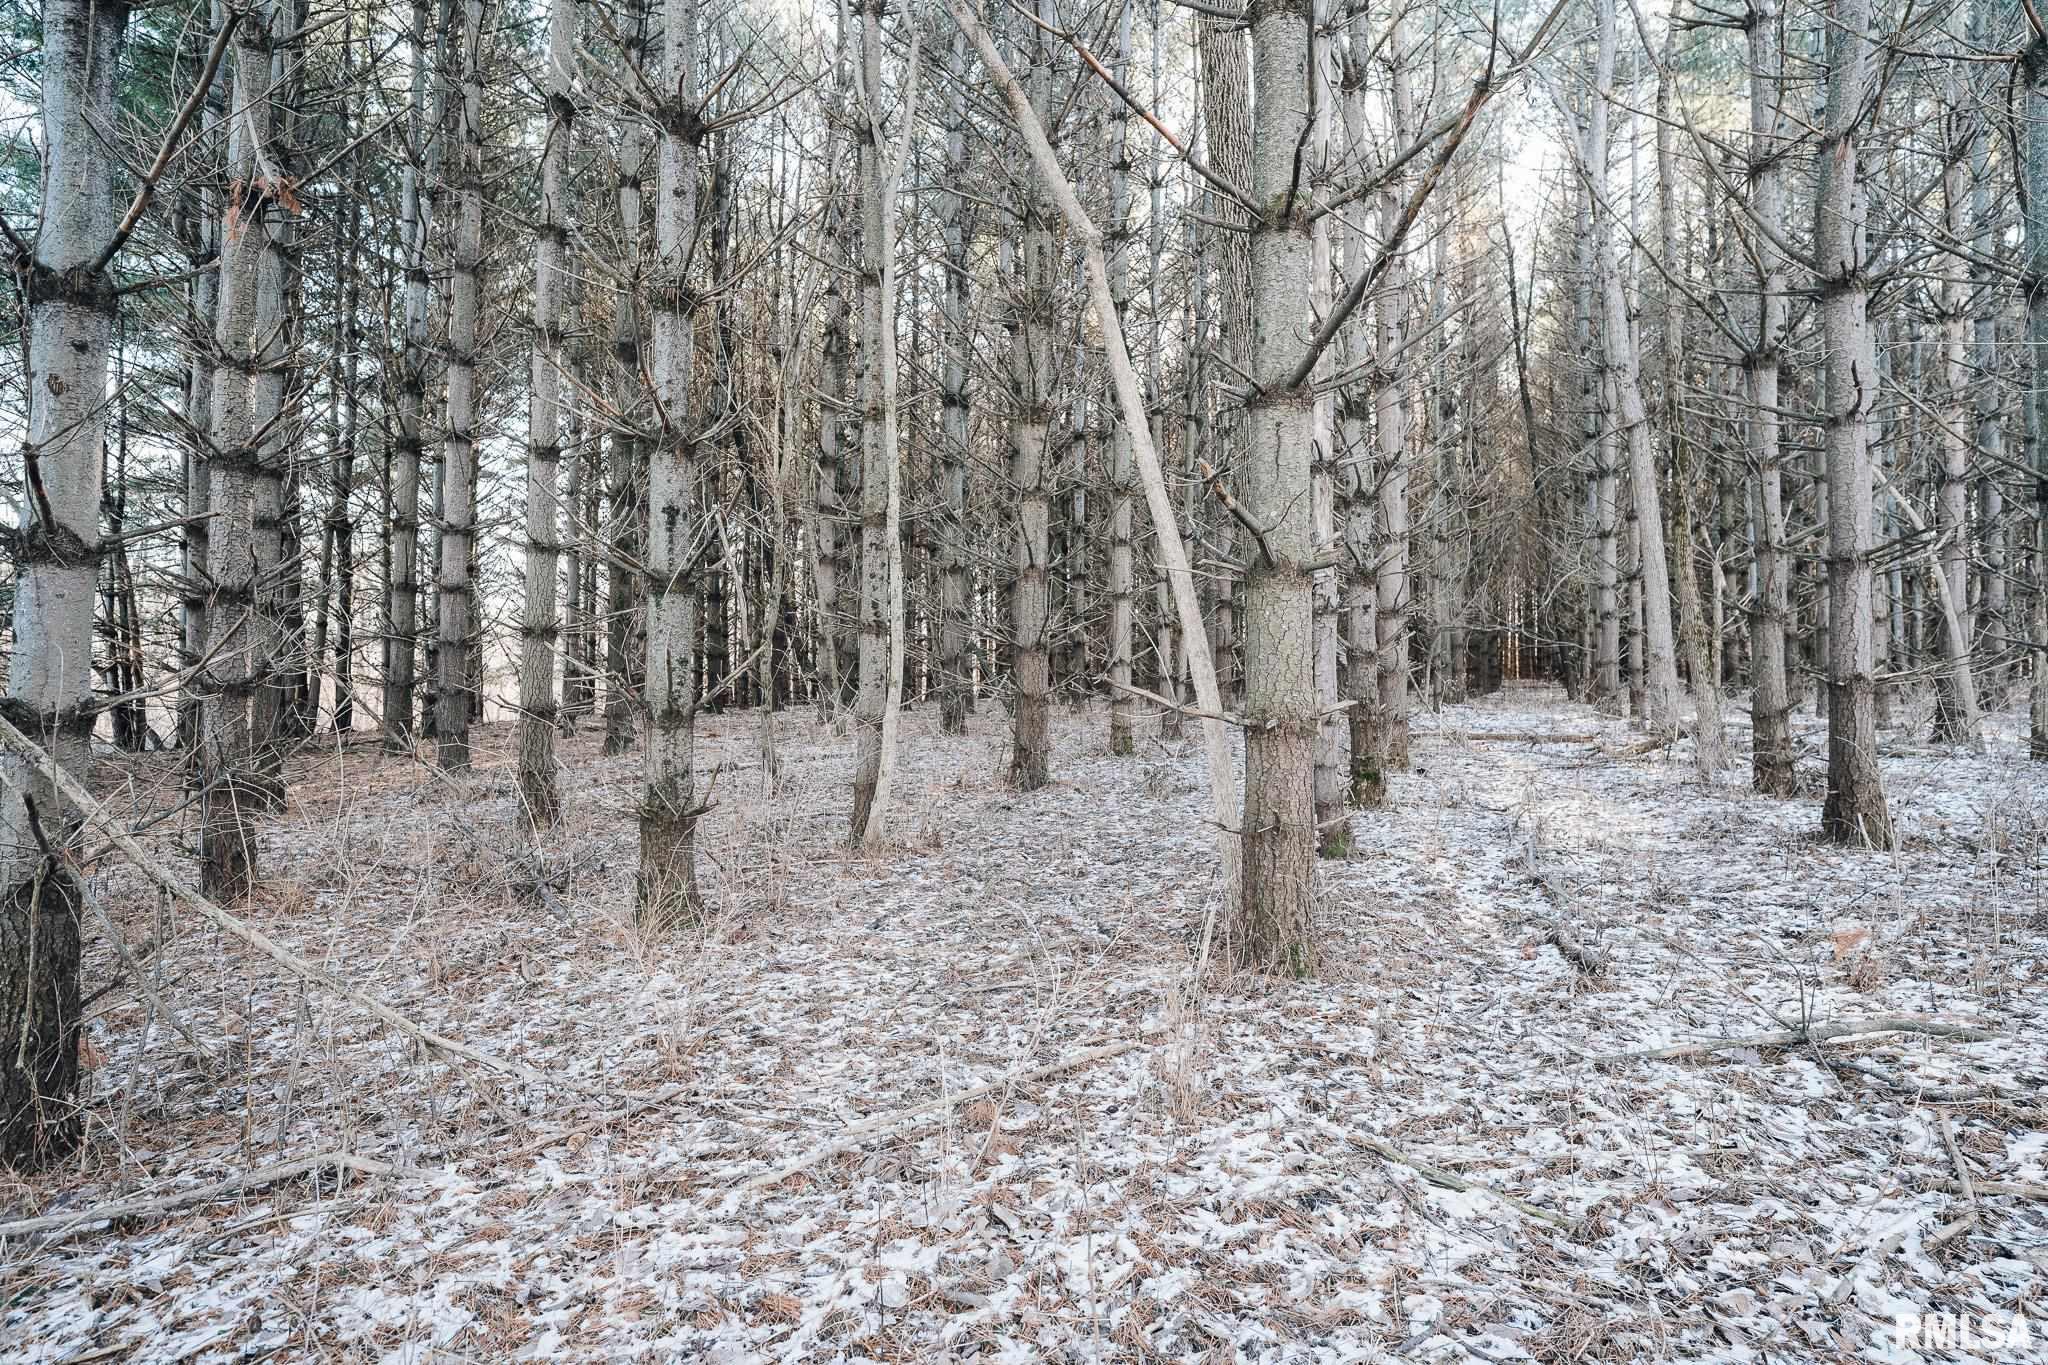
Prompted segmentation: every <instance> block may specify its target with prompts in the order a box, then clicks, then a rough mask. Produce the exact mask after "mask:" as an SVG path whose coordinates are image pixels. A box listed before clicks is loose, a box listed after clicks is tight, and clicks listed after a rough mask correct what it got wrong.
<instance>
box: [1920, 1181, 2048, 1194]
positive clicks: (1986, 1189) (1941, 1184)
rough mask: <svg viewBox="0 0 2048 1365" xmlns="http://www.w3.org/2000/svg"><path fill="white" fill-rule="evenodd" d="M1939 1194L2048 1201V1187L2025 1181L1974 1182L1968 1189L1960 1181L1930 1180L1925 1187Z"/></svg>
mask: <svg viewBox="0 0 2048 1365" xmlns="http://www.w3.org/2000/svg"><path fill="white" fill-rule="evenodd" d="M1922 1188H1924V1189H1929V1190H1933V1191H1935V1192H1936V1193H1939V1194H1965V1193H1968V1194H1972V1195H1980V1194H1994V1195H1995V1194H2005V1195H2011V1196H2012V1197H2013V1198H2014V1199H2048V1185H2035V1184H2032V1183H2030V1182H2028V1181H2024V1180H1973V1181H1971V1182H1970V1183H1969V1186H1968V1187H1967V1189H1966V1188H1965V1186H1964V1185H1963V1182H1962V1181H1960V1180H1947V1179H1941V1180H1929V1181H1927V1182H1926V1183H1925V1184H1924V1185H1923V1187H1922Z"/></svg>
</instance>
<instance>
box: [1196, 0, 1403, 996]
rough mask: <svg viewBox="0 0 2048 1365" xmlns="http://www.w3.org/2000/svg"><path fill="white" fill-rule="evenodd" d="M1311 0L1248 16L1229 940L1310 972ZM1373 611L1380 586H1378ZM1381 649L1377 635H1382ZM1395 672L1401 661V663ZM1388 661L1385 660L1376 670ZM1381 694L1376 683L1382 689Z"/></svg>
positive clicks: (1316, 720) (1263, 961)
mask: <svg viewBox="0 0 2048 1365" xmlns="http://www.w3.org/2000/svg"><path fill="white" fill-rule="evenodd" d="M1311 17H1312V6H1311V4H1310V0H1278V2H1277V3H1273V4H1270V5H1263V6H1261V7H1260V8H1259V9H1258V10H1257V11H1256V12H1255V16H1254V19H1253V22H1252V86H1253V90H1254V92H1255V93H1254V96H1253V103H1252V165H1251V171H1252V181H1251V187H1250V188H1251V199H1252V203H1253V205H1254V206H1256V209H1257V214H1256V216H1255V217H1254V218H1253V220H1252V230H1251V249H1252V302H1251V309H1252V341H1251V367H1250V368H1251V377H1252V391H1251V396H1250V398H1249V399H1248V400H1247V402H1246V403H1245V427H1246V432H1247V440H1248V446H1249V448H1248V451H1247V455H1246V459H1245V465H1244V479H1243V492H1242V494H1241V496H1240V501H1241V502H1242V503H1243V505H1244V514H1245V517H1246V518H1247V520H1248V521H1249V522H1250V524H1251V525H1252V526H1253V527H1254V528H1256V531H1255V534H1254V536H1253V540H1252V543H1251V544H1249V545H1247V546H1245V547H1244V549H1245V572H1244V587H1245V591H1244V632H1245V639H1244V645H1245V657H1246V658H1247V659H1249V660H1257V661H1258V666H1257V667H1255V668H1248V669H1247V670H1246V672H1245V706H1244V710H1245V760H1244V765H1245V786H1244V822H1243V829H1244V889H1243V893H1242V900H1241V903H1240V907H1239V923H1238V925H1237V934H1236V936H1235V944H1236V948H1237V951H1238V954H1239V956H1240V957H1241V958H1242V960H1243V961H1244V962H1245V963H1247V964H1248V965H1251V966H1255V967H1259V968H1262V969H1267V970H1278V971H1283V972H1286V973H1288V974H1291V975H1294V976H1307V975H1309V974H1311V973H1313V972H1314V971H1315V966H1316V948H1315V934H1314V928H1313V903H1314V895H1315V885H1314V876H1313V873H1314V867H1315V809H1314V805H1313V791H1314V773H1315V753H1314V748H1315V742H1316V733H1317V730H1318V728H1319V726H1320V723H1321V716H1320V714H1319V706H1318V700H1317V693H1316V676H1315V620H1314V618H1315V600H1314V590H1313V585H1312V582H1311V579H1310V576H1309V571H1308V568H1307V565H1308V563H1309V561H1310V560H1311V559H1312V558H1314V554H1315V550H1314V544H1313V542H1314V524H1313V514H1312V509H1311V506H1310V487H1309V485H1310V479H1311V462H1312V458H1313V457H1312V452H1311V449H1310V430H1309V427H1310V422H1311V418H1312V408H1313V406H1314V398H1313V396H1312V393H1311V391H1310V389H1309V387H1308V386H1307V385H1306V384H1305V383H1304V382H1302V381H1301V380H1298V379H1295V378H1294V377H1293V375H1294V372H1295V370H1296V369H1297V367H1298V362H1299V359H1300V356H1301V352H1302V348H1303V344H1304V341H1305V338H1304V336H1303V335H1302V333H1301V330H1300V329H1301V326H1302V324H1303V321H1304V320H1305V319H1307V318H1309V317H1310V312H1309V291H1310V285H1311V269H1312V266H1313V257H1314V243H1313V241H1312V237H1311V228H1310V221H1309V210H1310V206H1311V198H1310V187H1309V184H1308V182H1307V180H1306V179H1305V178H1304V176H1303V174H1302V172H1301V169H1300V167H1301V162H1300V159H1299V158H1298V157H1297V155H1296V147H1297V145H1298V144H1299V142H1300V140H1301V139H1302V137H1303V136H1304V130H1305V129H1306V128H1307V127H1308V125H1309V119H1310V117H1311V110H1310V105H1309V99H1310V96H1309V86H1310V82H1311V81H1312V80H1313V79H1314V78H1315V77H1314V73H1313V72H1312V71H1311V69H1310V61H1309V32H1310V19H1311ZM1381 602H1382V607H1383V610H1384V604H1385V602H1386V593H1385V592H1384V591H1383V592H1382V594H1381ZM1380 638H1381V641H1382V644H1381V649H1382V651H1383V658H1384V651H1385V649H1386V648H1387V643H1386V642H1387V640H1388V638H1389V637H1388V634H1387V631H1386V630H1385V629H1384V628H1382V630H1381V637H1380ZM1398 666H1399V667H1401V668H1403V669H1405V667H1406V663H1405V660H1404V661H1402V662H1401V663H1400V664H1399V665H1398ZM1386 667H1387V665H1386V664H1385V663H1384V662H1383V663H1382V665H1381V668H1382V677H1383V678H1384V676H1385V669H1386ZM1381 695H1382V702H1383V704H1384V701H1385V697H1386V691H1385V688H1384V686H1383V689H1382V694H1381Z"/></svg>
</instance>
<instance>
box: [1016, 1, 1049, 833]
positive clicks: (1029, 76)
mask: <svg viewBox="0 0 2048 1365" xmlns="http://www.w3.org/2000/svg"><path fill="white" fill-rule="evenodd" d="M1041 3H1043V0H1041ZM1043 17H1045V18H1047V20H1048V21H1050V20H1051V19H1052V18H1053V16H1052V15H1051V14H1050V13H1048V14H1047V15H1045V16H1043ZM1027 40H1028V42H1029V43H1030V45H1031V53H1032V57H1031V66H1030V69H1029V71H1028V72H1027V73H1026V74H1025V78H1024V81H1025V88H1026V89H1027V90H1028V91H1029V92H1030V95H1031V106H1032V109H1033V110H1034V111H1035V112H1036V113H1037V115H1038V120H1039V123H1040V124H1041V125H1045V126H1047V127H1048V128H1049V127H1050V126H1051V122H1052V72H1053V63H1052V54H1051V52H1050V51H1049V49H1048V47H1047V43H1046V39H1045V36H1044V34H1043V32H1042V31H1040V30H1037V29H1033V30H1032V31H1031V32H1030V34H1029V36H1028V39H1027ZM1021 208H1022V217H1023V225H1022V237H1021V239H1020V242H1019V247H1018V252H1017V256H1018V259H1017V262H1016V266H1017V273H1016V279H1015V282H1014V284H1013V286H1012V289H1013V297H1012V308H1013V309H1014V316H1013V317H1012V319H1011V321H1010V327H1011V339H1010V389H1011V420H1010V483H1011V485H1012V487H1013V488H1014V489H1015V496H1016V498H1017V521H1016V528H1017V530H1016V542H1015V544H1016V550H1015V554H1014V559H1013V565H1014V569H1015V575H1016V576H1015V578H1014V579H1013V580H1012V583H1011V587H1010V633H1011V661H1010V672H1011V677H1012V681H1013V682H1014V684H1015V686H1016V693H1017V697H1016V708H1017V709H1016V716H1015V720H1014V724H1013V728H1012V741H1011V745H1012V752H1011V756H1010V780H1011V781H1012V782H1013V783H1015V784H1016V786H1017V787H1018V789H1019V790H1021V791H1027V792H1028V791H1037V790H1038V789H1039V788H1040V787H1043V786H1044V785H1045V784H1046V783H1047V782H1048V781H1050V780H1051V771H1050V770H1051V762H1052V736H1051V733H1050V731H1049V729H1048V726H1049V723H1050V720H1051V711H1052V678H1051V662H1050V660H1049V658H1048V657H1047V653H1046V626H1047V618H1048V616H1049V613H1050V606H1051V603H1050V592H1051V579H1050V568H1051V553H1052V541H1051V494H1050V491H1049V489H1048V488H1047V484H1046V468H1045V448H1046V433H1047V432H1048V431H1049V430H1050V428H1051V426H1052V377H1053V310H1054V308H1055V307H1056V306H1057V305H1056V301H1055V297H1054V288H1055V281H1056V279H1057V275H1056V272H1057V270H1058V263H1057V259H1056V256H1057V253H1056V251H1055V248H1054V244H1053V233H1052V209H1051V205H1050V204H1049V203H1048V202H1047V198H1046V191H1045V190H1044V188H1043V187H1041V186H1038V185H1036V184H1034V185H1033V186H1031V187H1030V188H1028V189H1026V190H1025V191H1024V194H1023V203H1022V205H1021Z"/></svg>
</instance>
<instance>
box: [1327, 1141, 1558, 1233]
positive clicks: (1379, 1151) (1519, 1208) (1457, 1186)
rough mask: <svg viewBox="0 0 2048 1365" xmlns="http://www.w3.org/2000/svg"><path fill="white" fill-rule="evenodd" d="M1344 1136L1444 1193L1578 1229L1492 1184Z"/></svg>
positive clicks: (1382, 1144)
mask: <svg viewBox="0 0 2048 1365" xmlns="http://www.w3.org/2000/svg"><path fill="white" fill-rule="evenodd" d="M1347 1136H1349V1137H1350V1139H1351V1141H1352V1142H1354V1143H1355V1144H1357V1145H1358V1146H1360V1147H1363V1148H1365V1149H1366V1150H1367V1151H1368V1152H1371V1153H1372V1154H1373V1155H1375V1156H1378V1157H1381V1158H1383V1159H1385V1160H1387V1161H1391V1162H1393V1163H1394V1164H1395V1165H1397V1166H1406V1167H1407V1168H1408V1169H1409V1170H1411V1171H1413V1172H1415V1173H1416V1174H1417V1175H1419V1176H1421V1177H1422V1178H1423V1179H1424V1180H1426V1181H1428V1182H1429V1183H1430V1184H1432V1185H1441V1186H1442V1187H1443V1188H1445V1189H1447V1190H1458V1191H1461V1192H1465V1193H1472V1194H1484V1195H1488V1196H1491V1197H1492V1198H1494V1199H1498V1200H1499V1201H1500V1202H1501V1203H1503V1204H1506V1205H1507V1206H1508V1207H1509V1208H1511V1209H1514V1210H1515V1211H1516V1212H1518V1213H1523V1214H1527V1215H1528V1216H1529V1217H1531V1218H1534V1219H1537V1220H1538V1221H1539V1222H1544V1223H1549V1224H1550V1225H1551V1226H1553V1227H1558V1228H1562V1229H1564V1230H1565V1231H1566V1232H1575V1231H1577V1229H1578V1224H1577V1223H1576V1222H1575V1221H1573V1220H1572V1219H1570V1218H1567V1217H1565V1216H1564V1215H1563V1214H1561V1213H1552V1212H1551V1211H1550V1210H1549V1209H1543V1208H1538V1207H1537V1206H1536V1205H1534V1204H1531V1203H1529V1202H1528V1201H1527V1200H1525V1199H1517V1198H1516V1197H1515V1196H1513V1195H1511V1194H1508V1193H1507V1192H1505V1191H1503V1190H1497V1189H1495V1188H1494V1187H1493V1186H1491V1185H1482V1184H1480V1183H1479V1182H1478V1181H1476V1180H1467V1179H1465V1178H1464V1177H1463V1176H1459V1175H1452V1174H1451V1173H1450V1172H1449V1171H1446V1170H1444V1169H1442V1168H1441V1167H1438V1166H1431V1165H1428V1164H1427V1163H1425V1162H1421V1161H1417V1160H1416V1159H1415V1158H1414V1157H1412V1156H1410V1155H1408V1153H1406V1152H1404V1151H1402V1150H1401V1149H1400V1148H1399V1147H1396V1146H1395V1145H1394V1144H1393V1143H1391V1142H1385V1141H1382V1140H1381V1139H1379V1138H1362V1137H1358V1136H1357V1135H1355V1134H1349V1135H1347Z"/></svg>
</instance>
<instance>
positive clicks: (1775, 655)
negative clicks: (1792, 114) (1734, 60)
mask: <svg viewBox="0 0 2048 1365" xmlns="http://www.w3.org/2000/svg"><path fill="white" fill-rule="evenodd" d="M1783 23H1784V14H1783V11H1782V9H1781V8H1780V0H1752V12H1751V18H1750V24H1749V159H1750V176H1751V183H1752V185H1753V186H1754V189H1753V191H1752V197H1751V204H1750V212H1751V214H1752V215H1753V217H1754V218H1755V220H1756V222H1755V232H1754V234H1753V237H1754V251H1755V255H1756V259H1757V262H1758V270H1757V279H1756V300H1757V301H1756V312H1755V315H1754V316H1755V323H1754V327H1753V330H1752V331H1751V333H1750V345H1751V347H1752V349H1751V351H1750V353H1749V354H1748V355H1747V356H1746V357H1745V358H1744V364H1743V369H1744V372H1745V374H1746V376H1747V379H1748V389H1749V394H1748V396H1749V407H1750V413H1749V450H1750V458H1751V460H1752V461H1753V462H1754V463H1755V465H1756V470H1757V473H1756V503H1755V506H1754V508H1753V509H1752V517H1753V524H1754V528H1755V535H1754V539H1755V558H1756V578H1757V583H1756V593H1755V595H1754V598H1753V602H1754V605H1753V607H1752V608H1751V611H1750V618H1749V635H1750V672H1751V681H1752V684H1753V688H1754V690H1753V691H1752V693H1751V695H1750V723H1751V731H1752V735H1753V741H1752V751H1751V758H1750V780H1751V784H1752V785H1753V786H1754V787H1755V788H1756V790H1758V791H1760V792H1763V793H1765V794H1766V795H1770V796H1791V795H1793V794H1794V793H1795V792H1797V790H1798V786H1797V783H1796V781H1795V779H1794V775H1793V748H1792V697H1791V691H1790V687H1789V685H1788V682H1787V678H1786V674H1785V635H1786V632H1787V631H1788V630H1789V629H1790V628H1791V625H1792V604H1791V591H1790V579H1789V565H1788V563H1787V560H1786V550H1785V495H1784V473H1783V464H1782V460H1781V454H1780V452H1781V442H1782V424H1781V420H1780V418H1779V415H1778V408H1779V401H1778V400H1779V395H1778V376H1779V368H1780V358H1781V357H1782V355H1783V353H1784V345H1785V328H1786V319H1785V261H1784V255H1783V253H1782V252H1781V251H1780V250H1779V248H1778V244H1777V242H1776V241H1774V240H1773V236H1774V234H1777V233H1778V232H1779V231H1780V230H1781V229H1782V227H1783V225H1784V216H1785V210H1784V171H1783V162H1782V160H1781V157H1782V155H1783V152H1784V146H1785V140H1786V131H1785V119H1784V111H1783V95H1782V93H1781V90H1780V86H1781V82H1782V80H1783V77H1784V68H1785V46H1784V43H1785V35H1784V31H1783V27H1782V26H1783Z"/></svg>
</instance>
